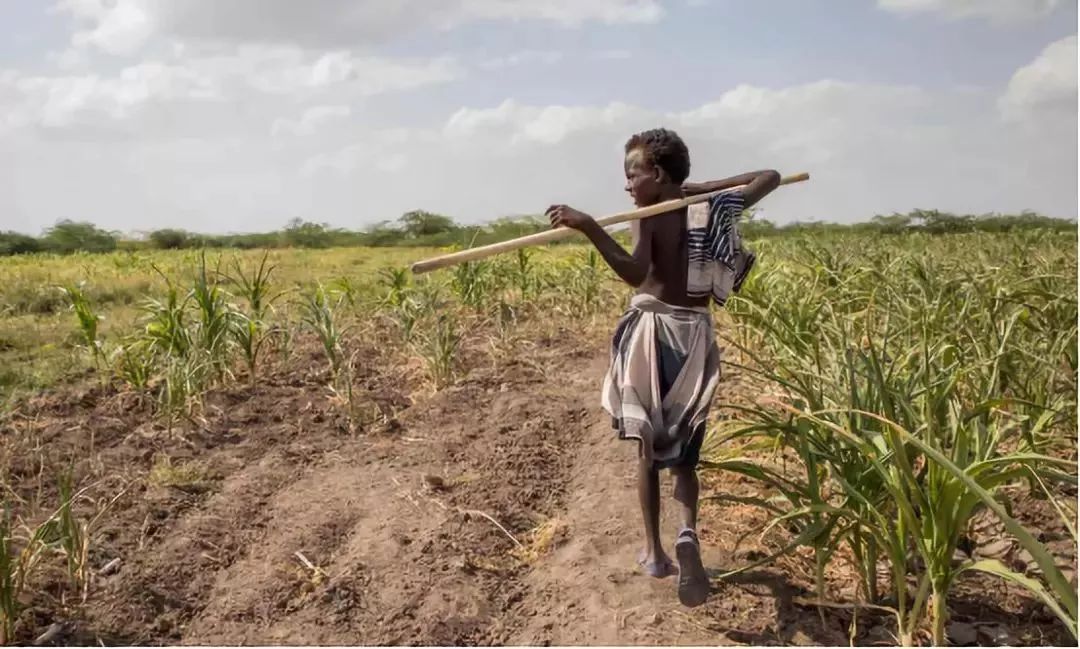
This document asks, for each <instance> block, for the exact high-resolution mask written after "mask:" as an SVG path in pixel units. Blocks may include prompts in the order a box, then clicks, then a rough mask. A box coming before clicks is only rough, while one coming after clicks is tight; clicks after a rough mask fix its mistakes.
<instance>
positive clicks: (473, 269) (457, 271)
mask: <svg viewBox="0 0 1080 649" xmlns="http://www.w3.org/2000/svg"><path fill="white" fill-rule="evenodd" d="M451 287H452V288H453V290H454V293H455V294H456V295H457V297H458V299H459V300H461V303H462V304H464V305H465V306H468V307H470V308H472V309H473V310H474V311H477V312H479V311H481V310H483V308H484V304H485V302H486V300H487V297H488V293H489V292H490V291H491V289H492V288H493V277H492V266H491V263H490V262H487V261H467V262H464V263H461V264H458V265H457V266H455V267H454V274H453V279H452V281H451Z"/></svg>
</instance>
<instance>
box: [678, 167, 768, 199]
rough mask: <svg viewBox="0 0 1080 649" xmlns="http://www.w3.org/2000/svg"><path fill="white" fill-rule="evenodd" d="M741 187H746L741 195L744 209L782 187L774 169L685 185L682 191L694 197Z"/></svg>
mask: <svg viewBox="0 0 1080 649" xmlns="http://www.w3.org/2000/svg"><path fill="white" fill-rule="evenodd" d="M739 185H746V187H743V189H742V191H741V192H740V193H741V194H742V196H743V207H750V206H751V205H753V204H754V203H757V202H758V201H760V200H761V199H763V198H765V197H766V196H767V195H768V194H769V192H771V191H772V190H774V189H776V188H777V187H779V186H780V174H779V172H777V171H776V170H774V169H766V170H763V171H751V172H750V173H745V174H740V175H738V176H732V177H731V178H724V179H723V180H712V181H709V182H705V183H683V186H682V190H683V193H684V194H686V195H687V196H694V195H695V194H708V193H710V192H715V191H717V190H721V189H730V188H732V187H738V186H739Z"/></svg>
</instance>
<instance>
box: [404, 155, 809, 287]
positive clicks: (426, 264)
mask: <svg viewBox="0 0 1080 649" xmlns="http://www.w3.org/2000/svg"><path fill="white" fill-rule="evenodd" d="M804 180H810V174H807V173H801V174H796V175H794V176H786V177H784V178H781V179H780V184H781V185H790V184H792V183H799V182H803V181H804ZM742 187H745V185H740V186H739V187H731V188H729V189H721V190H717V191H715V192H709V193H707V194H698V195H696V196H689V197H687V198H679V199H675V200H670V201H665V202H663V203H657V204H656V205H650V206H649V207H642V208H640V209H636V210H631V211H629V212H621V213H619V214H612V215H611V216H605V217H603V218H599V219H596V222H597V223H598V224H600V226H601V227H605V228H606V227H608V226H611V225H618V224H619V223H625V222H627V221H636V220H638V219H646V218H649V217H650V216H656V215H657V214H663V213H665V212H670V211H672V210H677V209H680V208H683V207H686V206H687V205H693V204H694V203H700V202H702V201H707V200H709V199H710V198H712V197H713V196H716V195H717V194H723V193H724V192H731V191H735V190H737V189H740V188H742ZM575 233H577V230H573V229H571V228H557V229H555V230H548V231H546V232H538V233H536V234H530V235H526V236H523V237H517V238H515V239H509V240H507V241H500V242H498V243H492V244H489V245H486V246H480V247H478V248H469V249H467V250H460V251H458V252H453V253H450V254H446V255H441V256H439V257H432V258H431V259H425V260H423V261H418V262H416V263H415V264H413V265H412V272H413V273H416V274H420V273H426V272H429V271H432V270H438V269H439V268H446V267H447V266H453V265H455V264H460V263H463V262H466V261H476V260H477V259H483V258H485V257H491V256H492V255H498V254H502V253H504V252H509V251H511V250H517V249H518V248H525V247H527V246H539V245H544V244H547V243H552V242H554V241H561V240H563V239H566V238H569V237H572V236H574V234H575Z"/></svg>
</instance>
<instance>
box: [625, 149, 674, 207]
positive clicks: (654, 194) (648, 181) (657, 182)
mask: <svg viewBox="0 0 1080 649" xmlns="http://www.w3.org/2000/svg"><path fill="white" fill-rule="evenodd" d="M623 167H624V168H625V170H626V191H627V192H629V193H630V196H631V198H633V199H634V205H636V206H637V207H647V206H649V205H654V204H656V203H658V202H659V201H660V188H661V187H662V185H663V183H662V181H663V179H664V178H665V175H664V172H663V170H661V169H658V168H656V167H654V166H653V165H650V164H649V163H648V162H646V160H645V154H644V153H643V152H642V151H641V149H632V150H631V151H630V152H629V153H627V154H626V160H625V161H624V163H623Z"/></svg>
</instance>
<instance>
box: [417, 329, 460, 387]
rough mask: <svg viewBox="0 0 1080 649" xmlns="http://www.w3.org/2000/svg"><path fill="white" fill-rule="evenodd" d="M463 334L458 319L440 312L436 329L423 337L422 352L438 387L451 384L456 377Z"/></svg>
mask: <svg viewBox="0 0 1080 649" xmlns="http://www.w3.org/2000/svg"><path fill="white" fill-rule="evenodd" d="M460 343H461V334H460V332H459V330H458V323H457V320H455V319H454V317H453V316H451V315H448V314H445V313H444V314H439V317H438V319H437V320H436V322H435V326H434V330H433V331H431V332H428V333H427V334H425V335H424V337H423V345H422V346H421V353H422V355H423V357H424V360H426V361H427V365H428V372H429V373H430V375H431V379H432V381H433V383H434V384H435V388H436V389H441V388H444V387H446V386H447V385H449V384H450V383H451V382H452V381H453V377H454V364H455V359H456V357H457V350H458V346H459V345H460Z"/></svg>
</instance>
